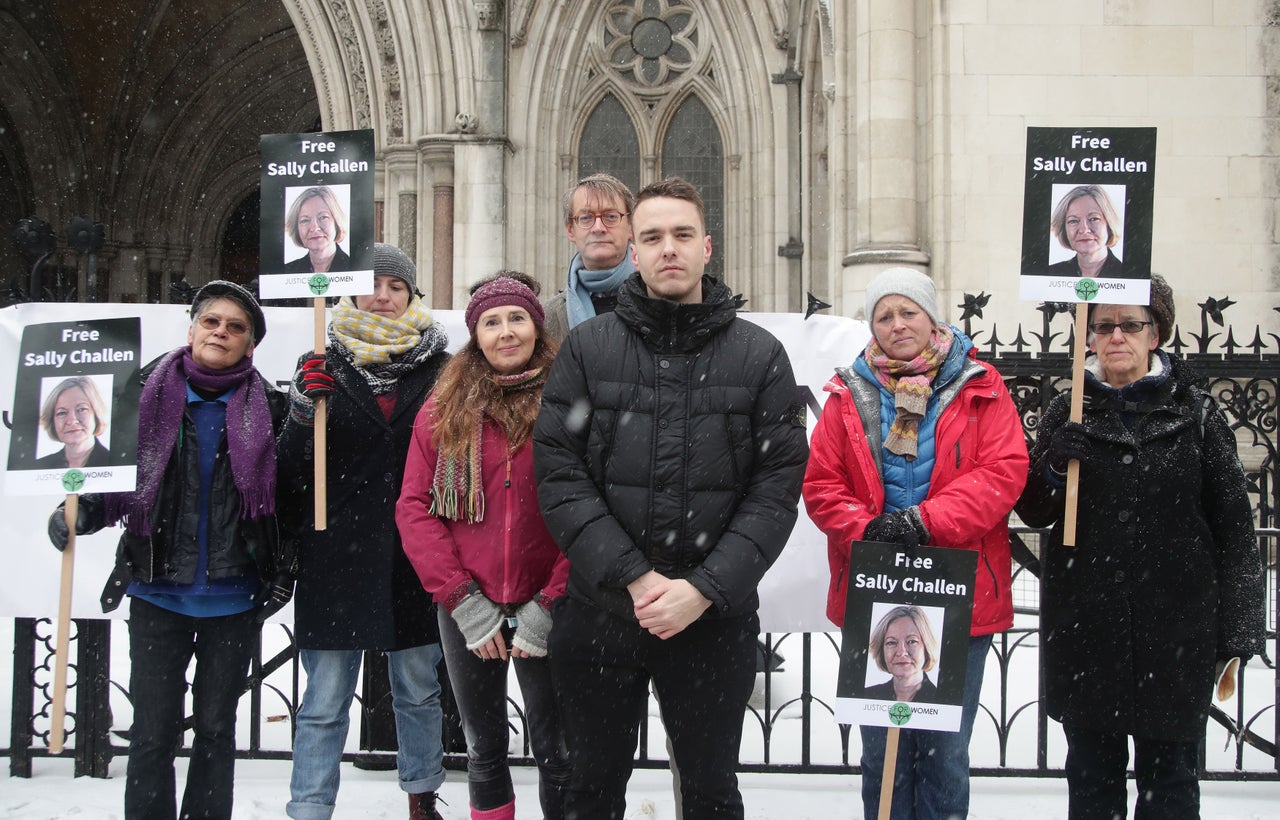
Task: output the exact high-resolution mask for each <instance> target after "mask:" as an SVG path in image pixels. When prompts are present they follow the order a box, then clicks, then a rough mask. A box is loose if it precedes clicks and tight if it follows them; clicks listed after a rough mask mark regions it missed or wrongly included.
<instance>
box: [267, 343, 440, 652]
mask: <svg viewBox="0 0 1280 820" xmlns="http://www.w3.org/2000/svg"><path fill="white" fill-rule="evenodd" d="M332 346H333V343H332V342H331V343H330V352H329V355H328V357H327V359H328V368H329V372H330V373H331V374H332V375H333V380H334V383H335V390H336V392H335V393H334V395H333V396H332V397H331V398H330V399H329V422H328V430H327V436H328V461H327V463H326V468H327V476H326V477H327V479H328V521H327V525H328V526H327V528H326V529H324V530H320V531H319V532H317V531H316V530H315V526H314V525H315V516H314V509H315V506H314V498H315V494H314V489H313V487H314V478H313V476H314V471H315V460H314V447H313V445H312V442H313V435H314V432H313V428H311V427H307V426H304V425H301V424H298V423H297V422H296V421H294V420H293V418H292V417H290V418H289V420H288V421H287V422H286V423H285V426H284V430H283V432H281V434H280V440H279V442H278V449H279V453H280V459H279V461H280V510H281V515H282V518H283V520H285V521H287V522H288V523H289V525H290V529H292V530H295V531H296V532H297V534H298V541H299V545H298V566H299V569H298V587H297V591H296V592H295V594H294V598H293V612H294V627H295V630H296V635H297V641H298V646H299V647H302V648H303V649H384V650H394V649H407V648H409V647H413V646H422V645H424V644H428V643H436V642H437V641H439V633H438V628H437V626H436V613H435V608H434V607H433V606H432V603H431V595H430V594H428V593H427V591H426V590H424V589H423V588H422V583H421V582H420V581H419V580H418V576H417V573H415V572H414V570H413V566H412V565H411V564H410V563H409V559H408V557H407V556H406V555H405V554H404V550H403V549H402V548H401V546H400V531H399V530H398V529H397V528H396V501H397V500H398V499H399V498H400V484H401V481H402V479H403V478H404V462H405V458H406V456H407V454H408V452H409V440H410V438H411V437H412V435H413V422H414V419H415V418H416V417H417V415H418V410H419V409H420V408H421V407H422V404H423V402H425V401H426V399H427V396H428V395H429V394H430V392H431V388H432V387H433V386H434V385H435V383H436V377H437V376H439V374H440V370H441V368H442V367H443V366H444V364H445V362H447V361H448V360H449V356H448V354H445V353H438V354H436V355H435V356H432V357H431V358H430V359H428V360H427V361H426V362H424V363H423V364H421V365H420V366H418V367H416V368H414V369H413V370H412V371H410V372H409V373H407V374H405V375H403V376H401V377H400V378H399V379H398V380H397V381H396V386H397V393H396V405H395V410H394V411H392V413H391V421H390V422H388V421H387V419H386V417H385V416H384V415H383V414H382V409H381V408H380V407H379V406H378V402H377V399H375V398H374V395H373V391H372V390H370V389H369V384H368V382H366V381H365V379H364V377H363V376H361V375H360V373H359V372H358V371H357V370H356V368H355V367H354V366H353V365H352V364H350V363H349V362H348V361H346V360H345V359H343V358H342V357H341V356H340V355H338V354H336V353H334V352H333V349H332ZM311 355H312V354H305V355H303V356H302V357H301V358H300V359H299V360H298V361H299V365H301V363H302V362H303V361H305V360H306V359H308V358H311Z"/></svg>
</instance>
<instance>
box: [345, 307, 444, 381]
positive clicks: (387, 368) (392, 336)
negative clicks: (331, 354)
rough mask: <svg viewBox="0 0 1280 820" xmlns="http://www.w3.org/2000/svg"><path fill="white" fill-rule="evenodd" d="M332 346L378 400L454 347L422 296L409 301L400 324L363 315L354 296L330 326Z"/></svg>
mask: <svg viewBox="0 0 1280 820" xmlns="http://www.w3.org/2000/svg"><path fill="white" fill-rule="evenodd" d="M329 341H331V342H334V343H336V346H337V352H338V354H339V355H341V356H342V357H343V358H345V359H347V361H349V362H350V363H351V364H352V365H353V366H354V367H355V368H356V371H357V372H358V373H360V375H361V376H363V377H364V380H365V381H366V382H368V383H369V389H370V390H372V391H373V395H375V396H381V395H382V394H384V393H389V392H391V391H392V390H394V389H395V386H396V381H398V380H399V378H400V377H401V376H402V375H404V374H405V373H408V372H410V371H412V370H413V369H414V368H416V367H417V366H418V365H420V364H421V363H422V362H424V361H426V360H427V359H429V358H431V357H432V356H434V355H435V354H437V353H439V352H440V351H442V350H444V349H445V347H446V346H447V345H448V343H449V339H448V337H447V336H446V335H445V332H444V331H443V330H441V328H440V326H439V325H437V324H435V323H434V322H433V321H432V319H431V311H429V310H428V309H427V306H426V305H425V304H423V302H422V299H421V298H419V297H418V296H414V297H413V298H412V299H410V300H409V307H408V308H407V309H406V310H405V312H404V313H403V314H401V316H400V318H398V319H388V318H387V317H385V316H379V315H378V314H376V313H370V312H369V311H367V310H360V309H359V308H358V307H356V306H355V302H353V301H352V300H351V297H350V296H344V297H342V298H341V299H340V300H338V304H337V305H335V306H334V308H333V316H332V318H331V319H330V320H329Z"/></svg>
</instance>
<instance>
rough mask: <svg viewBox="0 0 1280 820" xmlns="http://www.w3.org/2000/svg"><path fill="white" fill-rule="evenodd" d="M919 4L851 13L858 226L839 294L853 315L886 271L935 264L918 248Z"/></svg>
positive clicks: (887, 3)
mask: <svg viewBox="0 0 1280 820" xmlns="http://www.w3.org/2000/svg"><path fill="white" fill-rule="evenodd" d="M916 5H917V4H915V3H902V2H898V0H869V2H865V3H858V4H856V5H855V6H854V7H853V9H854V10H853V18H854V22H855V30H854V32H853V34H854V36H855V42H856V48H855V53H856V55H857V56H856V58H855V59H856V71H855V74H854V76H855V77H856V80H855V83H856V93H855V95H854V100H853V112H852V113H853V119H854V124H855V129H856V130H855V133H856V137H857V138H856V144H857V159H856V168H857V173H856V180H857V182H856V191H857V199H856V203H857V205H856V207H857V220H856V238H855V242H854V247H853V248H852V249H851V250H850V251H849V253H848V254H846V256H845V257H844V260H843V262H842V264H843V266H844V270H845V275H844V277H843V279H844V282H843V287H842V289H841V290H842V297H843V299H844V312H845V313H847V314H849V315H858V314H860V313H861V311H862V302H863V297H864V294H865V291H866V287H867V283H868V282H870V281H871V279H872V278H874V276H875V275H876V274H877V273H879V272H880V271H881V270H884V269H885V268H886V267H891V266H894V265H907V266H910V267H917V268H920V269H922V270H926V269H927V268H928V265H929V257H928V255H927V254H925V253H923V252H922V251H921V249H920V220H919V205H918V201H917V193H918V192H917V175H918V168H919V160H920V158H919V152H920V145H919V135H920V130H919V127H918V125H917V116H916V106H917V103H916V100H917V92H918V90H919V80H918V70H917V65H918V58H917V55H916V46H917V40H916V31H915V15H916ZM926 272H927V270H926Z"/></svg>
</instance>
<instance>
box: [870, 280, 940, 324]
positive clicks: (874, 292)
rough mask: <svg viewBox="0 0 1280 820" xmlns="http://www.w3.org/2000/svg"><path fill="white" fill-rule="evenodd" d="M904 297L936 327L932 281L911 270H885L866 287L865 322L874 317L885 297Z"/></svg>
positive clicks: (937, 321) (936, 311)
mask: <svg viewBox="0 0 1280 820" xmlns="http://www.w3.org/2000/svg"><path fill="white" fill-rule="evenodd" d="M894 294H897V295H899V296H905V297H907V298H908V299H910V300H911V301H913V302H915V303H916V304H917V305H919V306H920V308H921V309H922V310H924V312H925V313H927V314H929V318H930V319H932V320H933V323H934V324H935V325H936V324H938V323H939V322H940V321H941V320H940V319H939V318H938V294H937V291H936V290H934V287H933V280H932V279H930V278H929V277H928V276H925V275H924V274H923V273H921V272H920V271H918V270H915V269H913V268H887V269H885V270H883V271H881V272H880V273H879V275H877V276H876V278H875V279H872V280H871V284H869V285H867V321H868V322H870V321H871V320H872V318H873V317H874V316H875V312H876V305H878V304H879V303H880V300H881V299H883V298H884V297H886V296H892V295H894Z"/></svg>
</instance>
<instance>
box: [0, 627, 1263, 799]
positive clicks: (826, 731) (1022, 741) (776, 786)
mask: <svg viewBox="0 0 1280 820" xmlns="http://www.w3.org/2000/svg"><path fill="white" fill-rule="evenodd" d="M1018 626H1032V627H1033V626H1034V620H1033V619H1029V618H1024V617H1019V624H1018ZM115 627H116V628H114V629H113V632H114V634H113V641H117V640H118V641H119V643H117V644H116V646H117V647H119V650H118V651H116V652H113V653H112V677H113V679H115V680H117V681H127V680H128V671H127V666H128V653H127V652H126V651H124V647H126V646H127V639H126V637H125V636H124V634H123V624H122V623H121V624H116V625H115ZM276 632H277V630H274V629H268V630H267V632H265V633H264V640H265V641H266V642H267V643H268V644H269V647H268V648H269V650H271V651H274V649H275V648H276V646H277V645H278V643H279V640H280V638H279V636H278V635H277V634H275V633H276ZM798 637H799V636H794V635H793V636H790V637H789V638H788V639H787V640H786V641H784V643H783V645H782V647H781V651H782V653H783V654H784V655H785V656H786V658H787V661H786V663H785V665H784V671H783V672H782V673H781V674H776V675H774V676H773V679H772V684H771V685H772V690H771V692H770V697H769V702H768V703H766V702H765V697H764V694H765V693H764V691H763V689H762V687H761V686H757V690H756V692H755V693H754V694H753V696H752V699H751V705H752V706H753V707H754V708H755V709H756V710H758V711H759V712H761V713H763V714H772V715H774V716H775V722H774V726H773V731H772V737H771V742H770V759H771V760H772V761H773V762H774V763H787V762H793V761H797V760H799V759H800V754H799V752H800V748H801V746H802V740H801V721H800V719H799V717H800V710H799V707H798V705H796V700H795V699H796V698H798V696H799V695H800V694H801V679H800V678H801V669H802V664H801V663H800V660H801V654H802V653H801V651H800V647H799V644H798ZM1024 637H1025V640H1024V641H1023V643H1022V644H1021V648H1019V649H1016V650H1014V651H1013V653H1012V663H1011V666H1010V675H1009V679H1008V684H1007V686H1008V696H1009V702H1008V706H1007V707H1006V708H1008V709H1010V711H1012V710H1014V709H1016V708H1017V707H1019V706H1021V705H1022V704H1026V703H1030V702H1033V701H1034V700H1035V697H1036V673H1035V670H1036V663H1037V660H1038V659H1037V657H1036V654H1037V653H1036V648H1037V647H1036V643H1037V641H1036V636H1035V635H1034V633H1032V634H1031V635H1028V636H1024ZM11 638H12V635H11V632H10V634H8V635H5V634H3V632H2V631H0V658H3V657H11V654H12V643H11ZM814 638H815V640H814V642H813V644H814V647H813V678H814V688H815V691H814V695H815V696H816V697H818V698H819V699H821V700H822V701H825V702H826V703H830V702H831V699H832V698H833V697H834V694H835V693H834V687H835V667H836V663H837V655H836V653H835V649H834V647H833V646H832V645H831V643H830V642H828V641H827V640H824V639H822V637H821V636H818V635H815V636H814ZM1269 649H1270V650H1271V657H1275V650H1276V646H1275V644H1274V643H1271V644H1270V646H1269ZM268 654H269V653H268ZM7 666H8V664H0V685H3V684H7V683H8V680H7V678H8V671H9V670H8V669H7V668H5V667H7ZM277 675H282V676H284V678H285V679H287V677H288V672H287V668H286V670H281V672H280V673H277ZM37 677H38V678H39V679H40V680H42V681H43V680H44V678H45V677H47V675H46V674H45V672H43V671H40V670H38V675H37ZM1246 678H1247V680H1246V686H1245V693H1246V706H1247V708H1246V709H1245V714H1246V715H1247V716H1252V715H1255V714H1258V713H1260V712H1261V713H1262V716H1261V717H1260V718H1259V719H1258V721H1257V722H1256V723H1255V724H1254V728H1255V729H1258V730H1260V733H1261V734H1262V735H1263V736H1264V737H1268V738H1269V737H1271V736H1272V734H1271V732H1270V731H1269V727H1270V726H1271V725H1273V723H1272V719H1271V715H1270V708H1271V707H1270V704H1271V703H1272V702H1273V701H1272V698H1273V697H1274V693H1275V680H1276V679H1275V672H1274V671H1272V670H1270V669H1267V668H1265V666H1264V665H1263V664H1262V663H1260V662H1257V661H1255V662H1253V663H1251V664H1249V666H1248V667H1247V668H1246ZM273 680H275V681H276V682H277V684H278V685H280V686H281V689H282V690H283V691H284V692H286V693H289V694H290V695H291V694H292V693H291V691H290V690H291V689H292V686H291V682H288V683H286V682H285V681H284V680H282V679H281V678H280V677H273ZM760 681H761V682H763V676H761V678H760ZM998 681H999V670H998V665H997V660H996V658H995V656H994V654H993V655H992V656H991V657H989V658H988V666H987V680H986V684H985V685H984V687H983V704H984V706H986V708H987V709H989V710H991V711H992V712H993V713H995V714H999V713H1000V711H1001V707H1000V705H999V688H1000V687H999V683H998ZM9 688H10V687H9V686H3V690H4V691H8V690H9ZM518 691H519V690H518V687H517V686H515V684H514V681H513V685H512V694H513V696H514V697H516V698H517V699H518V697H519V696H518ZM246 702H247V701H246ZM787 703H790V704H792V705H790V706H787V707H785V708H782V709H781V710H780V711H775V710H779V706H780V705H781V704H787ZM111 706H112V712H113V715H114V717H115V726H116V728H117V729H118V728H121V727H125V726H127V725H128V723H129V721H130V717H131V714H130V712H131V710H130V708H129V706H128V702H127V700H126V699H125V698H124V697H123V696H121V695H120V694H119V693H118V692H116V691H113V692H112V703H111ZM651 706H652V705H651ZM353 708H354V709H357V710H358V708H359V707H358V706H356V707H353ZM1234 711H1235V710H1234V708H1233V705H1231V704H1228V712H1229V713H1233V714H1234ZM7 712H8V710H4V711H3V712H0V731H3V732H4V734H5V735H6V736H7V735H8V730H9V725H8V722H9V715H8V714H6V713H7ZM282 713H284V714H282ZM248 715H249V713H248V710H247V708H242V711H241V715H240V720H239V721H238V725H237V732H238V734H240V735H241V739H240V740H241V742H240V745H241V747H242V748H247V746H248V733H249V729H250V727H249V723H250V721H249V720H248ZM279 718H285V719H283V720H281V719H279ZM358 720H359V718H358V717H357V716H356V715H354V714H353V721H352V729H351V733H350V735H349V737H348V742H347V751H349V752H354V751H357V750H358V738H359V729H358ZM262 721H263V722H262V723H261V724H260V725H259V727H258V728H259V731H260V732H261V735H262V748H264V749H272V750H287V749H288V748H289V745H290V740H289V735H290V731H289V724H288V721H287V707H286V706H285V704H283V703H282V702H281V701H280V700H279V699H277V698H274V696H267V694H266V693H265V692H264V699H263V712H262ZM37 723H38V724H39V723H44V725H47V720H46V721H43V722H42V721H40V719H37ZM745 726H746V730H745V732H744V737H743V745H742V759H743V760H745V761H761V760H763V759H764V748H763V747H764V744H763V738H762V732H761V727H760V725H759V723H758V722H757V721H756V720H755V719H754V718H752V717H750V716H748V719H747V722H746V724H745ZM42 728H43V727H42ZM1047 728H1048V734H1047V737H1046V739H1047V753H1048V764H1049V766H1050V767H1051V768H1057V769H1060V768H1061V766H1062V763H1063V759H1064V757H1065V747H1066V744H1065V742H1064V741H1063V739H1062V732H1061V729H1060V727H1058V725H1057V724H1056V723H1054V722H1053V721H1049V722H1048V727H1047ZM649 732H650V741H649V747H648V751H649V754H650V755H651V756H653V757H657V758H661V757H664V756H665V748H664V745H663V741H662V727H661V722H660V720H659V718H658V715H657V710H656V707H652V708H651V710H650V719H649ZM1035 735H1036V732H1035V720H1034V708H1032V709H1029V710H1027V711H1026V712H1024V713H1023V714H1022V715H1021V716H1019V717H1018V718H1017V719H1016V720H1015V721H1014V722H1013V726H1012V730H1011V733H1010V737H1009V738H1008V743H1007V747H1006V758H1005V761H1004V762H1005V764H1006V765H1008V766H1011V767H1027V766H1032V765H1034V762H1033V761H1034V760H1035V754H1036V753H1035ZM187 739H188V741H189V740H190V736H189V735H188V738H187ZM1225 739H1226V733H1225V732H1224V731H1223V730H1222V729H1221V728H1220V727H1218V726H1216V725H1214V724H1210V726H1209V735H1208V742H1207V744H1206V755H1207V760H1208V766H1209V769H1210V770H1216V771H1225V770H1230V769H1231V768H1233V766H1234V752H1233V751H1228V750H1226V749H1224V745H1225V744H1224V741H1225ZM117 742H119V741H118V740H117ZM850 746H851V748H850V755H851V759H852V760H853V761H855V762H856V761H857V759H858V754H859V740H858V733H857V732H856V731H854V732H853V735H852V740H851V744H850ZM512 751H513V753H516V754H519V753H520V738H515V737H513V741H512ZM810 751H811V755H812V760H813V762H814V763H816V764H823V765H830V764H839V763H840V748H839V732H838V729H837V727H836V725H835V724H834V722H833V721H832V720H831V718H830V716H829V713H827V712H825V711H824V710H823V709H822V708H821V707H820V706H818V705H815V707H814V721H813V726H812V739H811V745H810ZM971 753H972V762H973V765H974V766H976V767H984V768H993V767H997V766H1000V765H1001V760H1000V754H999V736H998V733H997V731H996V727H995V720H994V719H993V718H992V716H991V715H989V714H985V713H984V714H981V715H980V716H979V719H978V722H977V725H976V726H975V730H974V736H973V742H972V744H971ZM4 762H5V763H7V761H4ZM125 763H126V760H125V758H124V757H123V756H120V757H118V758H117V759H115V760H113V761H112V763H111V766H110V777H109V778H108V779H96V778H89V777H81V778H75V777H73V776H72V772H73V766H72V762H71V761H70V760H68V759H58V760H53V759H43V758H37V759H36V760H35V761H34V763H33V769H34V773H33V776H32V777H31V778H30V779H24V778H13V777H9V775H8V766H7V765H5V773H4V775H2V777H3V781H0V818H15V819H17V820H48V819H49V818H60V819H61V818H74V819H77V820H78V818H86V820H89V819H91V820H99V819H101V820H112V818H115V819H116V820H120V818H122V817H123V812H122V809H121V807H122V804H123V794H124V768H125ZM186 766H187V761H186V759H185V758H180V759H179V761H178V784H179V790H181V784H182V782H183V781H184V779H185V776H186ZM1274 766H1275V761H1274V760H1272V759H1271V758H1269V757H1267V756H1266V755H1263V754H1262V753H1261V752H1258V751H1257V750H1255V749H1252V748H1247V749H1246V751H1245V758H1244V768H1245V769H1246V770H1249V771H1253V772H1259V773H1262V772H1268V771H1274ZM289 770H290V763H289V762H288V761H264V760H255V761H245V760H242V761H239V762H238V764H237V770H236V810H235V814H234V818H235V820H266V819H267V818H281V817H284V804H285V802H286V801H287V800H288V795H289ZM514 778H515V781H516V787H517V804H516V805H517V815H516V816H517V820H535V819H536V818H539V817H541V812H539V810H538V806H537V784H536V774H535V772H534V771H533V770H531V769H526V768H519V767H518V768H516V769H515V770H514ZM740 778H741V783H742V791H743V797H744V801H745V803H746V809H747V811H746V816H747V818H772V819H773V820H819V819H820V818H821V819H822V820H826V818H854V817H861V796H860V788H861V781H860V779H859V778H858V777H856V776H854V775H852V774H849V775H844V774H839V775H836V774H807V775H802V774H745V775H741V776H740ZM342 779H343V783H342V788H341V791H340V793H339V795H338V810H337V813H336V814H335V819H336V820H356V818H369V819H370V820H378V819H379V818H402V817H405V816H406V814H407V800H406V798H405V796H404V795H403V794H401V793H400V791H399V789H398V788H397V786H396V778H395V774H394V772H385V771H384V772H371V771H363V770H360V769H356V768H355V767H354V766H353V765H351V764H349V763H345V764H343V766H342ZM1202 790H1203V800H1202V817H1203V818H1204V820H1255V818H1257V819H1259V820H1260V819H1261V818H1269V819H1274V818H1280V782H1275V781H1269V782H1249V783H1241V782H1227V781H1206V782H1205V783H1203V784H1202ZM972 791H973V798H972V806H971V812H970V818H972V820H1025V818H1035V820H1059V819H1061V820H1065V818H1066V814H1067V797H1066V783H1065V781H1064V780H1062V779H1061V778H1058V777H1046V778H1008V777H975V778H973V781H972ZM442 794H443V796H444V799H445V800H446V801H448V805H447V806H444V807H442V808H441V813H442V814H443V815H444V817H445V818H447V820H462V819H463V818H467V817H469V812H468V810H467V790H466V776H465V773H463V772H461V771H450V772H449V777H448V781H447V782H446V784H445V786H444V788H443V790H442ZM1133 797H1134V789H1133V785H1132V783H1131V784H1130V805H1131V806H1132V803H1133ZM628 799H629V804H628V809H629V810H628V815H627V817H628V820H649V819H650V818H652V820H674V818H675V811H674V808H673V801H672V798H671V786H670V774H669V773H668V772H666V771H665V770H653V769H641V770H637V771H636V773H635V775H634V776H633V777H632V780H631V787H630V790H629V793H628Z"/></svg>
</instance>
